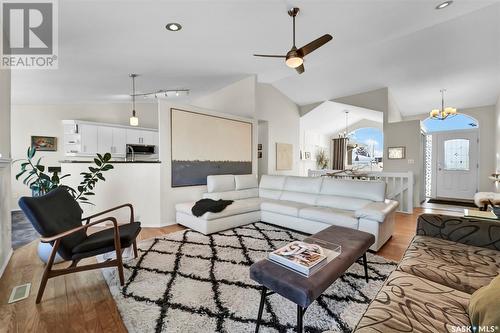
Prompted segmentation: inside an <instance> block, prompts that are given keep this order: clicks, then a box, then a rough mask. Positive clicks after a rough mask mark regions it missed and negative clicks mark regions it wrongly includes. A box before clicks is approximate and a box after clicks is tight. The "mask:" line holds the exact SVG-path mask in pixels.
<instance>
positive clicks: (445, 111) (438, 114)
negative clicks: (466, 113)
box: [429, 89, 457, 120]
mask: <svg viewBox="0 0 500 333" xmlns="http://www.w3.org/2000/svg"><path fill="white" fill-rule="evenodd" d="M440 92H441V109H433V110H432V111H431V112H429V118H431V119H435V120H445V119H446V118H448V117H453V116H456V115H457V109H456V108H452V107H444V93H445V92H446V89H441V90H440Z"/></svg>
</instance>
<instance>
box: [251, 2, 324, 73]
mask: <svg viewBox="0 0 500 333" xmlns="http://www.w3.org/2000/svg"><path fill="white" fill-rule="evenodd" d="M299 11H300V9H299V8H297V7H294V8H292V9H290V10H289V11H288V15H290V16H291V17H292V20H293V46H292V48H291V49H290V51H288V52H287V54H286V55H271V54H254V56H255V57H265V58H285V63H286V65H287V66H288V67H291V68H295V70H296V71H297V72H298V73H299V74H302V73H304V57H305V56H306V55H308V54H309V53H311V52H313V51H315V50H316V49H318V48H320V47H321V46H323V45H325V44H326V43H328V42H329V41H331V40H332V38H333V37H332V36H331V35H329V34H326V35H323V36H321V37H319V38H317V39H315V40H313V41H312V42H310V43H309V44H306V45H304V46H302V47H301V48H300V49H297V47H296V46H295V17H296V16H297V14H298V13H299Z"/></svg>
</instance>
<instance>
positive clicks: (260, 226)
mask: <svg viewBox="0 0 500 333" xmlns="http://www.w3.org/2000/svg"><path fill="white" fill-rule="evenodd" d="M305 236H306V235H304V234H301V233H298V232H295V231H291V230H288V229H283V228H280V227H277V226H273V225H269V224H264V223H254V224H250V225H246V226H242V227H238V228H235V229H231V230H227V231H223V232H219V233H216V234H212V235H208V236H205V235H203V234H201V233H198V232H196V231H192V230H185V231H180V232H176V233H172V234H168V235H166V236H164V237H162V238H154V239H149V240H145V241H142V242H140V243H139V244H138V246H139V257H138V258H137V259H133V260H129V261H127V262H126V263H125V268H126V269H125V279H126V282H125V285H124V287H123V288H122V287H120V285H119V282H118V275H117V270H116V269H110V268H107V269H103V274H104V277H105V278H106V281H107V283H108V286H109V288H110V290H111V293H112V295H113V297H114V299H115V301H116V304H117V306H118V309H119V311H120V313H121V317H122V319H123V322H124V323H125V326H126V327H127V329H128V330H129V332H182V333H186V332H229V333H233V332H253V331H254V330H255V323H256V317H257V311H258V307H259V300H260V288H259V286H258V285H257V284H256V283H255V282H253V281H252V280H251V279H250V278H249V268H250V265H252V263H254V262H256V261H258V260H260V259H263V258H265V257H266V255H267V252H269V251H271V250H274V249H276V248H278V247H280V246H283V245H285V244H286V243H288V242H290V241H293V240H301V239H303V238H304V237H305ZM367 256H368V265H369V276H370V280H369V282H368V283H366V281H365V278H364V270H363V265H362V263H361V262H358V263H355V264H354V265H352V266H351V267H350V268H349V270H348V271H347V272H346V273H345V274H344V275H343V276H342V277H341V278H339V279H338V280H337V281H336V282H335V283H334V284H333V285H332V286H331V287H330V288H329V289H328V290H327V291H326V292H325V293H324V294H323V295H322V296H320V297H319V298H318V299H317V300H316V301H315V302H314V303H313V304H311V305H310V306H309V308H308V309H307V311H306V313H305V316H304V328H305V330H304V331H305V332H323V331H327V330H329V331H337V332H350V331H352V330H353V328H354V327H355V326H356V324H357V323H358V321H359V319H360V318H361V316H362V315H363V313H364V312H365V310H366V308H367V306H368V304H369V303H370V301H371V300H372V299H373V298H374V297H375V295H376V294H377V292H378V291H379V289H380V288H381V286H382V284H383V282H384V281H385V279H386V278H387V277H388V276H389V274H390V273H391V272H392V271H393V270H394V269H395V267H396V264H395V263H394V262H391V261H387V260H386V259H384V258H382V257H380V256H376V255H373V254H371V253H368V254H367ZM295 324H296V305H295V304H293V303H292V302H290V301H288V300H286V299H285V298H283V297H281V296H279V295H277V294H274V295H272V296H269V297H268V298H267V301H266V306H265V309H264V315H263V324H262V326H261V330H260V331H261V332H294V330H295Z"/></svg>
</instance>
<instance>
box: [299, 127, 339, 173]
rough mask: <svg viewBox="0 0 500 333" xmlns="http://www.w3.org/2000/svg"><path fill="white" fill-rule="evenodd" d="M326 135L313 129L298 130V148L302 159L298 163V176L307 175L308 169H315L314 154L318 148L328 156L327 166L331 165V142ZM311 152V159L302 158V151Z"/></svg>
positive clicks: (316, 167) (317, 151)
mask: <svg viewBox="0 0 500 333" xmlns="http://www.w3.org/2000/svg"><path fill="white" fill-rule="evenodd" d="M330 141H331V140H330V137H329V136H328V135H323V134H321V133H316V132H314V131H305V130H302V129H301V130H300V149H301V150H302V160H300V161H299V164H300V176H307V174H308V170H309V169H312V170H317V169H318V166H317V164H316V163H317V162H316V155H317V154H318V153H319V151H320V150H323V151H325V153H326V156H327V157H328V167H327V168H329V167H330V165H331V162H332V161H331V153H330V151H331V144H330V143H331V142H330ZM305 152H309V153H311V159H310V160H306V159H304V158H305V157H304V153H305Z"/></svg>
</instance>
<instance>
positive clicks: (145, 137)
mask: <svg viewBox="0 0 500 333" xmlns="http://www.w3.org/2000/svg"><path fill="white" fill-rule="evenodd" d="M153 133H154V132H153V131H148V130H140V129H130V128H127V143H128V144H132V145H154V144H155V141H154V136H153Z"/></svg>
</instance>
